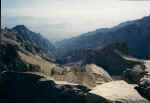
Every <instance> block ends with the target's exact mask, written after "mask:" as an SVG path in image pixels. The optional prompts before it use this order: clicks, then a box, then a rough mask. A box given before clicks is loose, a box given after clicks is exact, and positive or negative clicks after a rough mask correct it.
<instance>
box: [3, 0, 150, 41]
mask: <svg viewBox="0 0 150 103" xmlns="http://www.w3.org/2000/svg"><path fill="white" fill-rule="evenodd" d="M149 3H150V2H148V1H143V2H142V1H141V2H136V1H124V0H3V2H2V9H1V14H2V16H3V19H1V20H2V24H3V25H7V26H9V27H12V26H14V25H17V24H25V25H27V26H28V27H30V28H32V29H33V30H34V31H37V32H41V33H42V34H44V35H46V36H47V37H49V38H58V37H60V38H65V37H71V36H76V35H79V34H81V33H85V32H88V31H92V30H95V29H98V28H104V27H111V26H114V25H117V24H119V23H120V22H124V21H127V20H133V19H138V18H141V17H143V16H146V15H149V13H150V6H149Z"/></svg>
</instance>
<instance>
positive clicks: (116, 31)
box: [55, 16, 150, 59]
mask: <svg viewBox="0 0 150 103" xmlns="http://www.w3.org/2000/svg"><path fill="white" fill-rule="evenodd" d="M149 40H150V16H147V17H144V18H142V19H139V20H134V21H128V22H125V23H121V24H119V25H117V26H115V27H113V28H104V29H97V30H96V31H93V32H88V33H85V34H82V35H80V36H77V37H73V38H71V39H65V40H63V41H59V42H57V43H56V44H55V45H56V48H57V54H58V55H59V56H63V55H65V54H67V53H68V52H71V51H74V50H76V49H84V48H95V47H98V46H105V45H108V44H111V43H114V42H119V43H126V44H127V46H128V48H129V53H130V55H132V56H134V57H137V58H142V59H150V55H149V52H150V45H149Z"/></svg>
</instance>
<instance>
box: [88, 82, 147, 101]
mask: <svg viewBox="0 0 150 103" xmlns="http://www.w3.org/2000/svg"><path fill="white" fill-rule="evenodd" d="M90 93H93V94H96V95H99V96H102V97H104V98H106V99H108V100H111V101H117V102H118V103H149V101H148V100H146V99H144V98H143V97H142V96H141V95H140V94H139V93H138V92H137V91H136V90H135V89H134V86H133V85H130V84H128V83H126V82H125V81H113V82H109V83H105V84H102V85H99V86H97V87H95V88H93V90H92V91H90Z"/></svg>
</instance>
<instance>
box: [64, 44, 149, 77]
mask: <svg viewBox="0 0 150 103" xmlns="http://www.w3.org/2000/svg"><path fill="white" fill-rule="evenodd" d="M126 56H128V47H127V46H126V45H125V44H121V43H113V44H110V45H107V46H103V47H97V48H92V49H83V50H76V51H72V52H71V53H69V54H67V55H66V56H65V57H64V59H63V61H64V63H67V64H68V63H80V64H81V65H86V64H91V63H93V64H96V65H98V66H100V67H103V68H104V70H106V71H107V72H108V73H109V74H111V75H119V76H121V75H122V73H123V71H125V70H126V69H132V68H134V67H136V66H139V67H140V68H143V69H145V68H146V66H145V65H144V64H143V62H141V61H134V60H128V59H126V58H124V57H126Z"/></svg>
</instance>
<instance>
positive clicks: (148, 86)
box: [136, 73, 150, 100]
mask: <svg viewBox="0 0 150 103" xmlns="http://www.w3.org/2000/svg"><path fill="white" fill-rule="evenodd" d="M136 89H137V90H138V92H139V93H140V94H141V95H142V96H143V97H145V98H147V99H148V100H150V73H149V74H147V75H145V76H144V77H143V78H141V80H140V81H139V83H138V86H137V87H136Z"/></svg>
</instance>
